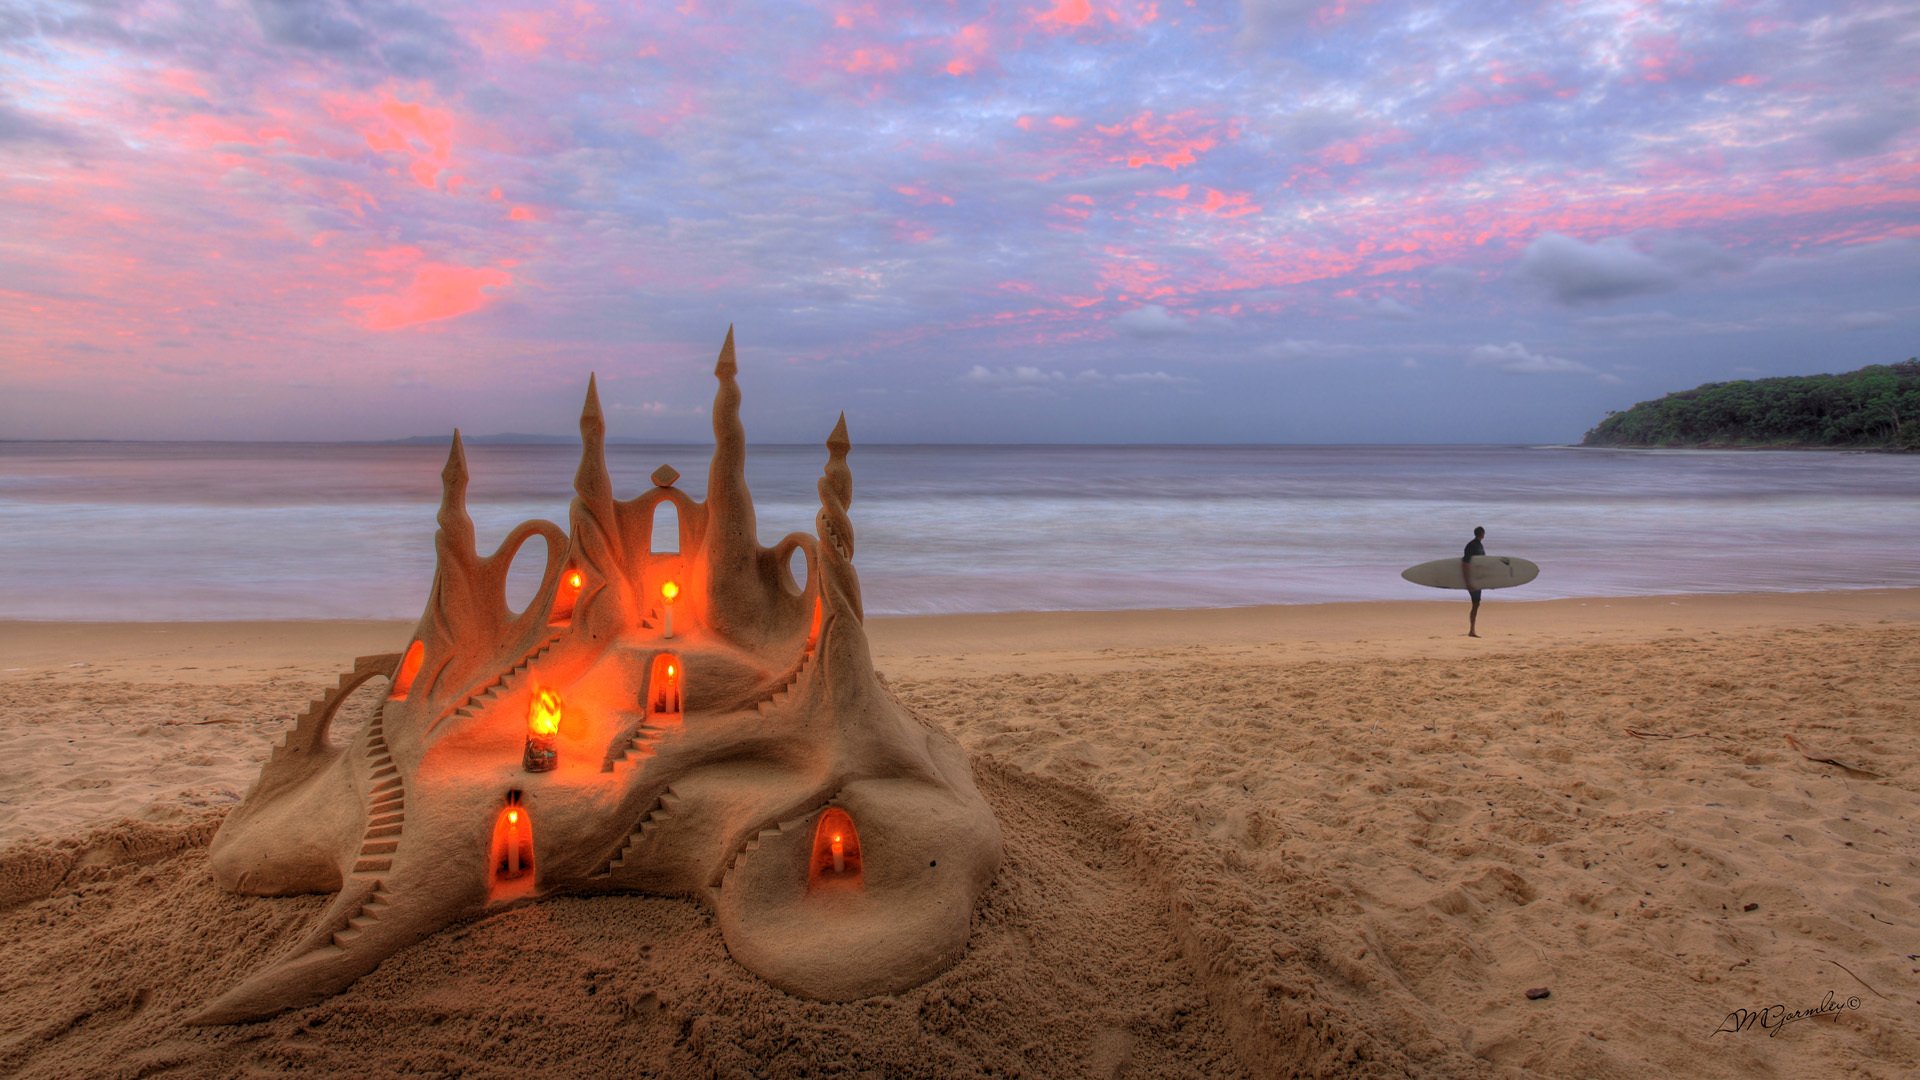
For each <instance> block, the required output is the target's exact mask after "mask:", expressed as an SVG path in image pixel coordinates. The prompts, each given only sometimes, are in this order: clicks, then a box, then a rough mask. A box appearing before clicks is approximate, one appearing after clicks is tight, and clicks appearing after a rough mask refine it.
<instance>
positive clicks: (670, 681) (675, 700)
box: [662, 664, 680, 713]
mask: <svg viewBox="0 0 1920 1080" xmlns="http://www.w3.org/2000/svg"><path fill="white" fill-rule="evenodd" d="M662 700H663V701H664V702H665V704H666V709H665V711H666V712H670V713H677V712H679V711H680V669H679V668H678V667H676V666H674V665H673V664H668V665H667V692H666V694H665V695H664V696H663V698H662Z"/></svg>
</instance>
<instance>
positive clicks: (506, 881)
mask: <svg viewBox="0 0 1920 1080" xmlns="http://www.w3.org/2000/svg"><path fill="white" fill-rule="evenodd" d="M492 849H493V850H492V855H491V857H490V862H491V864H492V868H493V874H492V878H493V887H492V890H491V891H492V894H493V899H495V900H503V899H508V898H511V897H513V896H517V895H522V894H524V893H525V892H526V891H527V890H529V889H531V888H532V886H533V879H532V877H531V876H530V872H531V871H532V870H533V819H532V818H530V817H528V816H527V815H525V814H522V813H521V812H520V793H519V792H518V791H510V792H508V793H507V804H506V805H505V806H503V807H501V809H500V816H498V817H496V818H494V821H493V843H492Z"/></svg>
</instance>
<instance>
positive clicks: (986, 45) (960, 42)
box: [946, 19, 993, 75]
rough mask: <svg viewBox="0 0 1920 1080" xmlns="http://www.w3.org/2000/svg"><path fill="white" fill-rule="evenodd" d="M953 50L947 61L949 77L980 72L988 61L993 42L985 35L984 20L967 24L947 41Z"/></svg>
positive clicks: (985, 26) (985, 25) (985, 24)
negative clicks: (951, 56)
mask: <svg viewBox="0 0 1920 1080" xmlns="http://www.w3.org/2000/svg"><path fill="white" fill-rule="evenodd" d="M947 45H948V47H949V48H951V49H952V50H953V58H952V59H950V60H948V61H947V67H946V72H947V74H949V75H971V74H973V73H975V72H977V71H979V70H980V67H981V65H982V64H985V63H986V62H987V60H988V59H989V54H990V53H991V51H992V48H993V41H992V39H991V37H990V36H989V35H988V33H987V23H986V20H985V19H982V20H980V21H979V22H975V23H969V24H967V25H966V26H963V27H961V28H960V30H959V31H958V32H957V33H955V34H954V35H953V37H951V38H949V39H948V40H947Z"/></svg>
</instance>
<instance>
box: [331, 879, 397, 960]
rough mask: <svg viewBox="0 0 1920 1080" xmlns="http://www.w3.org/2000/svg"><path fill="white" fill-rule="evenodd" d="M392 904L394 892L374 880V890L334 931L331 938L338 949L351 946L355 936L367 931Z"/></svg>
mask: <svg viewBox="0 0 1920 1080" xmlns="http://www.w3.org/2000/svg"><path fill="white" fill-rule="evenodd" d="M392 906H393V894H392V893H389V892H387V888H386V886H385V885H384V884H383V883H381V882H378V881H376V882H374V883H373V889H372V891H371V892H369V893H367V898H366V899H365V900H364V901H362V902H361V904H360V906H359V907H358V908H356V909H354V912H353V914H352V915H351V916H349V917H348V918H347V921H346V922H345V923H343V924H341V926H340V928H339V929H338V930H335V931H334V932H333V937H332V939H331V940H332V944H333V947H334V948H336V949H345V948H348V947H350V946H351V945H352V944H353V941H354V939H355V938H357V937H359V936H360V935H362V934H364V933H366V932H367V927H368V926H370V925H371V924H373V923H375V922H377V921H379V919H380V916H381V914H382V913H383V912H385V911H386V909H387V908H390V907H392Z"/></svg>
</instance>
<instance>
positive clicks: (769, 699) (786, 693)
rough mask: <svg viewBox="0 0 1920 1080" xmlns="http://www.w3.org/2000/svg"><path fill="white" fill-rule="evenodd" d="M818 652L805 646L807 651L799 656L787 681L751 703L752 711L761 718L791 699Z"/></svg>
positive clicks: (811, 647)
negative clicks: (755, 711) (798, 660)
mask: <svg viewBox="0 0 1920 1080" xmlns="http://www.w3.org/2000/svg"><path fill="white" fill-rule="evenodd" d="M818 651H819V650H817V649H815V648H814V647H813V646H811V645H809V646H807V650H806V651H805V652H803V653H801V654H800V662H799V663H798V664H795V665H794V667H793V673H792V674H790V675H788V676H787V681H786V682H785V683H783V684H781V686H780V689H778V690H775V691H774V692H773V693H771V694H768V695H767V696H766V697H763V698H761V699H760V700H759V701H756V702H754V703H753V707H754V709H755V710H757V711H758V712H759V713H760V715H761V716H766V715H768V714H769V713H772V712H774V711H775V710H777V709H779V708H780V707H781V706H783V705H785V704H786V703H787V702H788V701H790V700H791V699H792V698H793V692H794V688H795V687H797V686H799V685H800V680H801V679H803V678H805V677H806V675H807V672H808V671H809V670H811V669H812V667H813V658H814V656H815V654H816V653H817V652H818Z"/></svg>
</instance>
